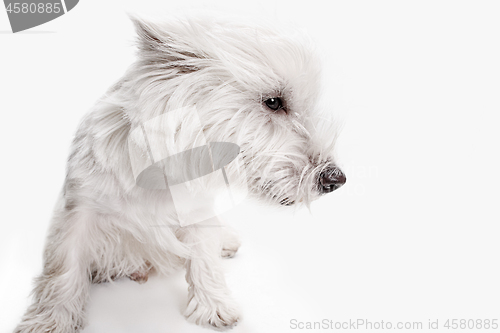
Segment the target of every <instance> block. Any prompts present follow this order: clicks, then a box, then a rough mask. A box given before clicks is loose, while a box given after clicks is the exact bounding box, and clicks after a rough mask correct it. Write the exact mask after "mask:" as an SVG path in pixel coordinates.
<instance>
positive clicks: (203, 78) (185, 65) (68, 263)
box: [15, 19, 335, 333]
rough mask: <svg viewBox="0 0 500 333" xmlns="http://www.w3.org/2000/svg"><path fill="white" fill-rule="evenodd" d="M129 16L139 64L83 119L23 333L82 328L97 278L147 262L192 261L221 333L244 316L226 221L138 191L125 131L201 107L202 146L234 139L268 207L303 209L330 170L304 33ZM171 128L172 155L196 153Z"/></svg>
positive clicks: (191, 314)
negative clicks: (273, 102) (225, 265)
mask: <svg viewBox="0 0 500 333" xmlns="http://www.w3.org/2000/svg"><path fill="white" fill-rule="evenodd" d="M134 23H135V25H136V29H137V32H138V35H139V43H138V46H139V51H138V60H137V61H136V62H135V63H134V64H133V65H132V66H131V68H130V69H129V70H128V71H127V73H126V74H125V75H124V77H123V78H122V79H121V80H119V82H118V83H116V84H115V85H114V86H113V87H112V88H111V89H110V90H109V91H108V92H107V94H106V95H105V96H104V97H103V98H102V99H101V100H99V102H98V103H97V105H96V106H95V107H94V108H93V109H92V110H91V112H90V113H89V114H88V115H87V116H86V117H85V118H84V120H83V122H82V123H81V125H80V127H79V130H78V132H77V134H76V137H75V139H74V142H73V145H72V152H71V154H70V156H69V160H68V168H67V176H66V181H65V184H64V188H63V191H62V194H61V197H60V200H59V203H58V206H57V208H56V210H55V213H54V217H53V221H52V225H51V229H50V232H49V235H48V240H47V244H46V249H45V253H44V262H45V263H44V269H43V273H42V274H41V275H40V276H39V277H38V278H37V279H36V286H35V289H34V291H33V295H34V302H33V304H32V305H31V306H30V307H29V308H28V310H27V312H26V314H25V315H24V317H23V319H22V322H21V323H20V324H19V326H18V327H17V328H16V329H15V332H17V333H27V332H53V333H59V332H65V333H69V332H76V331H78V330H79V329H80V328H81V327H83V326H84V324H85V315H84V308H85V303H86V301H87V298H88V294H89V288H90V284H91V283H92V282H94V283H96V282H104V281H109V280H112V279H116V278H119V277H123V276H128V277H131V278H132V279H134V280H138V281H144V280H145V279H147V273H148V271H149V270H150V269H151V267H153V268H154V269H155V270H156V271H158V272H159V273H160V274H168V273H169V272H170V271H171V270H172V269H175V268H178V267H181V266H184V267H185V268H186V279H187V281H188V283H189V299H188V306H187V308H186V312H185V316H186V317H187V318H188V320H190V321H192V322H195V323H197V324H202V325H211V326H214V327H216V328H223V327H231V326H232V325H234V324H235V323H236V322H237V321H238V319H239V313H238V308H237V306H236V305H235V304H234V302H233V300H232V298H231V295H230V292H229V290H228V288H227V287H226V284H225V282H224V274H223V271H222V268H221V263H220V261H221V255H222V256H224V257H231V256H233V255H234V254H235V253H236V251H237V249H238V247H239V241H238V240H237V239H236V238H235V236H234V235H231V233H229V232H226V231H225V230H226V229H225V228H218V227H213V226H214V225H219V224H220V221H219V220H218V218H212V219H210V220H208V221H205V222H203V223H199V224H196V225H195V226H189V227H180V226H179V225H178V223H177V221H176V213H175V209H174V207H173V206H172V205H168V204H167V205H166V204H165V202H168V200H170V198H169V196H168V191H162V190H148V189H144V188H141V187H139V186H136V183H135V179H134V177H133V174H132V170H131V163H130V156H129V147H128V144H127V138H128V135H129V133H130V131H131V130H132V129H133V128H136V127H137V126H139V125H140V124H142V123H143V122H145V121H147V120H149V119H153V118H154V117H156V116H159V115H162V114H164V113H166V112H168V111H169V110H177V109H180V108H182V107H186V106H193V105H194V106H196V109H197V111H198V115H199V117H200V119H201V123H202V124H203V129H202V131H203V135H204V137H205V138H206V140H207V142H232V143H235V144H237V145H239V147H240V148H241V158H242V160H243V162H244V166H245V169H246V178H245V179H240V182H241V184H243V183H245V182H246V184H248V188H249V190H250V193H251V194H252V195H255V196H257V197H259V198H261V199H265V200H267V201H269V202H272V203H278V204H279V203H281V204H293V203H299V202H302V203H304V204H308V203H309V202H311V201H312V200H314V199H316V198H317V197H318V196H319V192H318V182H319V177H320V176H319V175H320V174H321V172H324V171H325V170H331V168H332V166H333V165H334V164H333V162H332V155H331V154H332V149H333V142H334V139H335V134H334V132H327V133H324V132H321V133H320V132H319V131H318V127H319V126H320V125H321V122H322V120H321V118H319V117H317V116H316V113H317V109H316V100H317V97H318V91H319V86H318V85H319V68H320V67H319V62H318V59H317V57H316V56H315V55H314V53H313V52H312V51H311V48H310V46H309V45H308V42H307V41H306V42H299V41H297V40H296V38H295V37H296V36H295V37H294V38H290V37H283V36H281V35H278V34H277V33H275V32H273V31H270V30H268V29H266V28H260V27H250V26H244V25H240V24H235V23H228V22H220V21H214V20H206V19H198V20H188V21H182V20H179V21H175V22H171V23H168V24H163V25H157V24H152V23H146V22H144V21H141V20H138V19H134ZM274 97H279V98H281V99H282V100H283V104H284V108H283V109H281V110H278V111H277V112H274V111H272V110H270V109H269V108H268V107H267V106H266V104H265V103H264V101H266V100H267V99H269V98H274ZM164 135H165V145H166V149H172V152H174V153H175V152H179V151H182V150H186V149H189V148H190V147H194V146H195V145H196V138H197V137H198V135H199V133H194V131H193V126H192V124H191V122H190V120H189V117H186V119H181V120H180V122H179V124H178V126H176V129H175V130H170V131H165V133H164ZM329 168H330V169H329ZM226 171H227V173H228V174H229V175H232V176H237V175H236V172H235V170H233V169H232V168H228V170H226ZM208 183H209V181H207V180H204V181H203V182H199V184H197V190H198V191H203V188H204V187H207V186H211V185H210V184H208ZM232 185H233V184H232ZM236 185H237V184H236ZM211 205H212V203H211V202H207V203H204V205H203V206H204V207H203V209H210V208H211ZM205 225H209V226H211V227H204V226H205ZM159 226H160V227H159ZM161 226H163V227H161ZM221 231H223V232H221Z"/></svg>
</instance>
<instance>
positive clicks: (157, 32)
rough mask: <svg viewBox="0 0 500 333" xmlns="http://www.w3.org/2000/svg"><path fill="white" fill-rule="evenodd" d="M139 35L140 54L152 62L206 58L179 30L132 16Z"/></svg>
mask: <svg viewBox="0 0 500 333" xmlns="http://www.w3.org/2000/svg"><path fill="white" fill-rule="evenodd" d="M130 19H131V20H132V22H133V23H134V26H135V30H136V33H137V36H138V47H139V51H140V55H141V56H142V57H144V58H146V59H147V60H149V61H152V62H172V61H175V62H182V61H186V60H190V59H193V58H198V59H199V58H204V56H203V55H201V54H200V52H199V51H197V50H196V49H193V48H192V47H191V45H190V43H188V42H187V41H186V40H185V39H184V38H183V36H182V34H179V32H178V31H177V32H175V31H169V30H168V28H167V27H162V26H160V25H158V24H155V23H153V22H148V21H145V20H143V19H141V18H138V17H136V16H130Z"/></svg>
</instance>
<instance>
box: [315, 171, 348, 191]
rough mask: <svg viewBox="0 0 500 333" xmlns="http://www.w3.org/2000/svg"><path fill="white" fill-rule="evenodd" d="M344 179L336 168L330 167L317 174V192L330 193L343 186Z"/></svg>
mask: <svg viewBox="0 0 500 333" xmlns="http://www.w3.org/2000/svg"><path fill="white" fill-rule="evenodd" d="M345 182H346V177H345V175H344V173H343V172H342V171H341V170H340V169H339V168H337V167H331V168H328V169H326V170H324V171H323V172H321V173H320V174H319V184H318V187H319V192H320V193H330V192H333V191H335V190H336V189H338V188H339V187H341V186H342V185H344V184H345Z"/></svg>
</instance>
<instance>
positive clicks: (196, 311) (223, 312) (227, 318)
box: [184, 297, 240, 329]
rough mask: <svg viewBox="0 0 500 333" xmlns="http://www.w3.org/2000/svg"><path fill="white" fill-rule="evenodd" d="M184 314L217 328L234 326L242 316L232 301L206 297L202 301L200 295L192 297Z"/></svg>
mask: <svg viewBox="0 0 500 333" xmlns="http://www.w3.org/2000/svg"><path fill="white" fill-rule="evenodd" d="M184 316H186V318H187V320H188V321H190V322H192V323H195V324H197V325H203V326H211V327H212V328H216V329H229V328H232V327H233V326H235V325H236V324H237V322H238V320H239V318H240V316H239V313H238V310H237V307H236V306H235V305H234V303H233V302H232V301H227V302H225V303H221V302H220V301H215V302H214V301H211V300H208V299H206V298H204V300H203V301H200V300H199V299H198V297H193V298H191V301H189V304H188V306H187V308H186V311H185V312H184Z"/></svg>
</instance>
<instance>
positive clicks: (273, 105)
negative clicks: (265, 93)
mask: <svg viewBox="0 0 500 333" xmlns="http://www.w3.org/2000/svg"><path fill="white" fill-rule="evenodd" d="M264 103H266V106H267V107H268V108H270V109H271V110H273V111H277V110H279V109H281V108H283V102H282V101H281V98H279V97H273V98H269V99H267V100H265V101H264Z"/></svg>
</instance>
